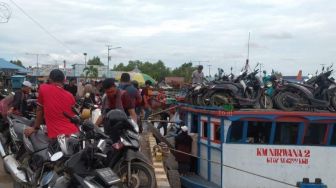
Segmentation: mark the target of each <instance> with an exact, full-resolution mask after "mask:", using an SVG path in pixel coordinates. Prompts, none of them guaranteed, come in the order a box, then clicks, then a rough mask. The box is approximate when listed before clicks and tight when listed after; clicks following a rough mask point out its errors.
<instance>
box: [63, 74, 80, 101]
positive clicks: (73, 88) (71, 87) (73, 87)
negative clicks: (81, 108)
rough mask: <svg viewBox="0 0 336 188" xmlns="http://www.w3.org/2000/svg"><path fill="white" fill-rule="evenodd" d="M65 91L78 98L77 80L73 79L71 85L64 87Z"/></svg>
mask: <svg viewBox="0 0 336 188" xmlns="http://www.w3.org/2000/svg"><path fill="white" fill-rule="evenodd" d="M64 89H65V90H67V91H69V92H70V93H71V94H72V96H74V97H76V95H77V86H76V78H71V79H70V81H69V84H67V85H65V86H64Z"/></svg>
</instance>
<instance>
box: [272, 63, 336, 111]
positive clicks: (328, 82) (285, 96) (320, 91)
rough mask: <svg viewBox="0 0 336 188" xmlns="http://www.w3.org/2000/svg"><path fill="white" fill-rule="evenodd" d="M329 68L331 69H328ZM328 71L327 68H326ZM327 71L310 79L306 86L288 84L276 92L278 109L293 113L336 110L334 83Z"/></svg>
mask: <svg viewBox="0 0 336 188" xmlns="http://www.w3.org/2000/svg"><path fill="white" fill-rule="evenodd" d="M330 68H331V67H330ZM328 69H329V68H328ZM332 72H333V70H327V71H326V72H322V73H320V74H319V75H318V76H316V77H313V78H311V79H310V80H309V81H307V82H306V84H301V83H288V84H286V85H284V86H283V87H282V88H281V89H279V90H277V91H276V96H275V103H276V105H277V107H278V108H280V109H281V110H285V111H293V110H295V109H298V108H309V109H312V108H313V109H314V108H317V109H328V110H329V111H335V110H336V83H335V81H334V80H333V79H332V78H330V75H331V73H332Z"/></svg>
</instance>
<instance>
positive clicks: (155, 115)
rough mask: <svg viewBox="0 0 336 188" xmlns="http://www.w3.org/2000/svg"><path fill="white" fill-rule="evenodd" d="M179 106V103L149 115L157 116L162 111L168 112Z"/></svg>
mask: <svg viewBox="0 0 336 188" xmlns="http://www.w3.org/2000/svg"><path fill="white" fill-rule="evenodd" d="M177 107H179V105H176V106H173V107H170V108H167V109H164V110H161V111H159V112H156V113H154V114H151V115H149V117H153V116H156V115H158V114H161V113H163V112H167V111H169V110H172V109H175V108H177Z"/></svg>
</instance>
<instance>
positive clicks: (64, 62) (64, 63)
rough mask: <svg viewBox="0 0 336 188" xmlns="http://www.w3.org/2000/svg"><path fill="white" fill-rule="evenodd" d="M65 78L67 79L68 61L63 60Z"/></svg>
mask: <svg viewBox="0 0 336 188" xmlns="http://www.w3.org/2000/svg"><path fill="white" fill-rule="evenodd" d="M63 68H64V76H65V78H66V61H65V60H63Z"/></svg>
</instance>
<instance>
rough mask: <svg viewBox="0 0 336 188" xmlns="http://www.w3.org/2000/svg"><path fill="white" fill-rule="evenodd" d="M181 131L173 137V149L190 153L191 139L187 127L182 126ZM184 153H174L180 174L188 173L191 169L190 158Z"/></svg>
mask: <svg viewBox="0 0 336 188" xmlns="http://www.w3.org/2000/svg"><path fill="white" fill-rule="evenodd" d="M181 131H182V132H181V133H180V134H178V135H177V136H176V137H175V149H176V150H178V151H182V152H184V153H191V145H192V138H191V136H189V135H188V127H187V126H182V127H181ZM184 153H180V152H175V153H174V156H175V158H176V161H177V162H178V166H179V167H178V171H179V173H180V174H185V173H188V172H190V167H191V156H190V155H187V154H184Z"/></svg>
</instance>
